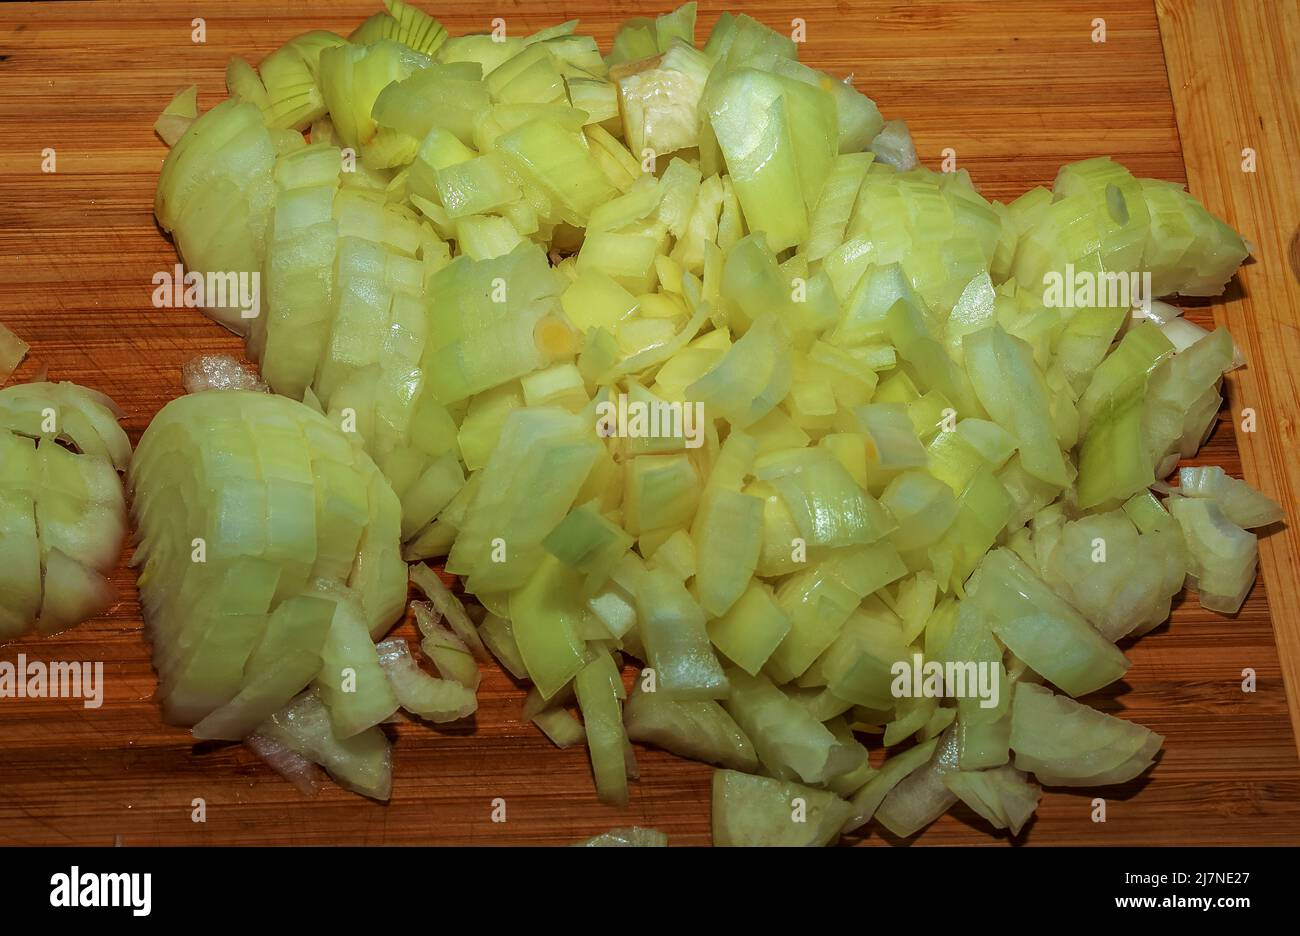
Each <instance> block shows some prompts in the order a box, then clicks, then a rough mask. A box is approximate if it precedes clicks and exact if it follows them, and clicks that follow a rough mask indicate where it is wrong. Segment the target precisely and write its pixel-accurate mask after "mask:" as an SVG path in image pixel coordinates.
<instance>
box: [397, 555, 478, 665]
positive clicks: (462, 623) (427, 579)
mask: <svg viewBox="0 0 1300 936" xmlns="http://www.w3.org/2000/svg"><path fill="white" fill-rule="evenodd" d="M411 581H412V582H413V583H415V586H416V587H417V588H419V589H420V591H422V592H424V594H425V596H426V597H427V598H428V599H429V601H431V602H432V603H433V606H434V608H436V609H437V610H438V613H439V614H440V615H441V616H442V618H443V620H445V621H446V622H447V623H448V624H449V625H450V626H451V629H452V631H453V632H455V634H456V636H457V637H459V638H460V639H461V640H462V641H464V643H465V646H467V647H469V649H470V652H471V653H473V654H474V658H475V659H476V660H482V661H484V662H486V661H487V659H488V652H487V647H486V646H484V644H483V640H482V638H481V637H479V635H478V628H477V627H475V626H474V622H473V621H471V620H470V618H469V615H468V614H466V613H465V606H464V605H463V604H461V601H460V599H459V598H457V597H456V596H455V595H453V594H452V593H451V589H449V588H448V587H447V586H446V585H444V584H443V583H442V579H440V578H438V574H437V573H436V572H434V571H433V569H431V568H429V567H428V566H427V565H425V564H424V563H423V562H417V563H415V564H414V565H412V566H411Z"/></svg>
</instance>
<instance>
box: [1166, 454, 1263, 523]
mask: <svg viewBox="0 0 1300 936" xmlns="http://www.w3.org/2000/svg"><path fill="white" fill-rule="evenodd" d="M1176 490H1177V492H1178V493H1179V494H1182V495H1184V496H1185V497H1204V498H1208V499H1210V500H1212V501H1214V502H1215V503H1217V504H1218V505H1219V509H1220V510H1222V511H1223V515H1224V516H1225V517H1227V518H1228V519H1229V520H1231V521H1232V522H1233V523H1235V524H1237V526H1239V527H1242V528H1243V529H1246V530H1251V529H1254V528H1256V527H1262V526H1268V525H1269V524H1270V523H1278V522H1279V521H1281V520H1284V519H1286V512H1285V511H1284V510H1282V505H1281V504H1279V503H1278V502H1277V501H1275V500H1273V498H1271V497H1269V496H1268V495H1267V494H1264V493H1261V492H1260V491H1256V490H1255V489H1254V488H1252V487H1251V486H1250V485H1249V484H1247V483H1246V482H1245V481H1240V480H1238V479H1237V478H1233V477H1231V476H1229V475H1228V474H1227V473H1226V472H1225V471H1224V470H1223V469H1222V468H1220V467H1218V466H1217V465H1209V466H1205V467H1201V468H1180V469H1179V471H1178V487H1177V488H1176Z"/></svg>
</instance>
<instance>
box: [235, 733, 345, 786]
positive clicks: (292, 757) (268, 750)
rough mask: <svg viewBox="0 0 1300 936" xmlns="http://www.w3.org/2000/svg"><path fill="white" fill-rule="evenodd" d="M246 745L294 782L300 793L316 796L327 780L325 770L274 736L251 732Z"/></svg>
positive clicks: (285, 777)
mask: <svg viewBox="0 0 1300 936" xmlns="http://www.w3.org/2000/svg"><path fill="white" fill-rule="evenodd" d="M244 745H245V747H247V748H248V749H249V750H250V751H252V752H253V753H254V754H256V755H257V756H258V757H260V758H261V759H262V760H264V761H265V762H266V763H267V765H268V766H270V768H271V769H272V770H274V771H275V772H276V773H278V774H279V775H280V776H282V777H284V779H286V780H288V781H289V782H290V783H292V784H293V785H294V786H295V787H296V788H297V790H298V792H299V793H304V794H306V795H307V796H315V795H316V794H317V793H319V792H320V788H321V786H322V785H323V784H324V782H325V771H323V770H321V769H320V767H319V766H317V765H316V764H314V763H312V762H311V761H309V760H308V759H307V758H305V757H303V756H302V755H301V754H299V753H298V752H297V751H295V750H293V749H292V748H290V747H288V746H287V745H285V744H281V743H280V742H279V741H276V740H275V739H274V738H267V737H264V736H262V735H259V734H251V735H249V736H248V737H247V738H245V739H244Z"/></svg>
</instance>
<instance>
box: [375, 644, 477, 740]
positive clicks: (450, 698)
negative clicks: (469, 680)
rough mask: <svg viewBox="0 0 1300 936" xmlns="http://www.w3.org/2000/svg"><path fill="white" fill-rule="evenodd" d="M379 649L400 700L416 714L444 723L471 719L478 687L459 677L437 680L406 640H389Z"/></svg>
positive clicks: (382, 662)
mask: <svg viewBox="0 0 1300 936" xmlns="http://www.w3.org/2000/svg"><path fill="white" fill-rule="evenodd" d="M375 649H376V650H377V651H378V652H379V665H380V666H382V667H383V668H384V675H386V676H387V677H388V681H389V682H390V683H391V684H392V686H393V691H394V692H395V693H396V695H397V701H398V702H399V703H401V706H402V708H404V709H406V711H408V712H410V713H411V714H412V715H418V716H419V717H420V718H423V719H427V720H428V721H431V722H435V723H438V724H441V723H443V722H453V721H457V720H458V719H461V718H468V717H469V716H470V715H472V714H474V712H475V711H476V710H477V709H478V699H477V698H475V696H474V690H472V689H467V688H466V687H465V686H462V685H461V684H460V683H458V682H456V681H455V680H451V679H435V678H434V677H432V676H430V675H429V674H428V673H426V672H424V671H423V670H422V669H420V667H419V664H417V663H416V662H415V658H414V657H412V656H411V651H410V649H409V648H408V647H407V645H406V641H405V640H402V639H400V638H396V639H393V640H385V641H384V642H383V643H380V644H378V645H376V647H375Z"/></svg>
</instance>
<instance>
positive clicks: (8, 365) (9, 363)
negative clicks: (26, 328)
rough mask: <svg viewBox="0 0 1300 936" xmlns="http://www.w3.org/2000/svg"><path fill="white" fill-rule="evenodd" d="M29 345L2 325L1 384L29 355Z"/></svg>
mask: <svg viewBox="0 0 1300 936" xmlns="http://www.w3.org/2000/svg"><path fill="white" fill-rule="evenodd" d="M27 350H28V345H27V342H25V341H23V340H22V339H21V338H19V337H18V336H17V335H15V334H14V333H13V332H11V331H10V330H9V329H7V328H5V327H4V326H3V325H0V385H2V384H4V382H5V381H6V380H8V379H9V377H10V375H11V374H13V372H14V371H15V370H17V369H18V365H19V364H21V363H22V362H23V358H25V357H27Z"/></svg>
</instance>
